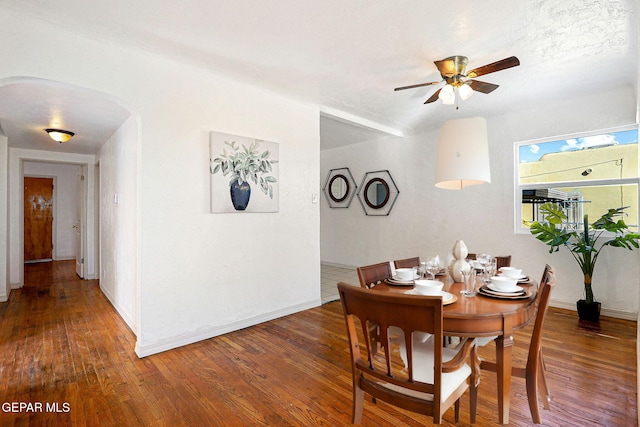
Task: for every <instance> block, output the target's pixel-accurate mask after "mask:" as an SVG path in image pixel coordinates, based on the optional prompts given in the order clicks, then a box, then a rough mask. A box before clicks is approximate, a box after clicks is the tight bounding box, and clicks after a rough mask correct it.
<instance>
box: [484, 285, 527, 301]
mask: <svg viewBox="0 0 640 427" xmlns="http://www.w3.org/2000/svg"><path fill="white" fill-rule="evenodd" d="M478 293H479V294H481V295H484V296H486V297H491V298H499V299H524V298H529V297H530V296H531V291H530V290H528V289H525V288H523V287H521V286H515V287H514V288H513V290H510V291H503V290H498V288H497V287H495V285H494V284H493V283H489V284H488V285H484V286H482V287H481V288H480V289H479V290H478Z"/></svg>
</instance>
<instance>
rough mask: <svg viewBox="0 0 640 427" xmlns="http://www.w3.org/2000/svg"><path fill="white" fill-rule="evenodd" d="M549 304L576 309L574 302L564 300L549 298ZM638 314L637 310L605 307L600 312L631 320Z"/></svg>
mask: <svg viewBox="0 0 640 427" xmlns="http://www.w3.org/2000/svg"><path fill="white" fill-rule="evenodd" d="M549 305H550V306H551V307H557V308H564V309H567V310H571V311H575V312H577V311H578V310H577V309H576V303H575V302H574V303H568V302H564V301H553V300H551V301H550V302H549ZM638 314H639V313H638V312H629V311H620V310H611V309H606V308H603V309H602V311H601V312H600V315H602V316H607V317H615V318H616V319H624V320H633V321H637V320H638Z"/></svg>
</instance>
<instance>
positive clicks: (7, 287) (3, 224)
mask: <svg viewBox="0 0 640 427" xmlns="http://www.w3.org/2000/svg"><path fill="white" fill-rule="evenodd" d="M0 165H2V166H1V167H0V302H5V301H7V300H8V299H9V293H10V292H11V282H10V281H9V245H8V243H9V214H8V203H7V197H8V194H9V173H8V171H9V146H8V143H7V137H6V136H4V135H2V133H1V132H0Z"/></svg>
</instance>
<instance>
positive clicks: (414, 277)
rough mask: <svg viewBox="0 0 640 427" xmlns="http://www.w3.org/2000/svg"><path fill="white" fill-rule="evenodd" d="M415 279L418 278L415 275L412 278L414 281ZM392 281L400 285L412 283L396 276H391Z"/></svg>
mask: <svg viewBox="0 0 640 427" xmlns="http://www.w3.org/2000/svg"><path fill="white" fill-rule="evenodd" d="M417 278H418V275H417V274H416V275H415V276H413V280H416V279H417ZM392 279H393V280H394V281H396V282H401V283H413V280H404V279H401V278H399V277H398V276H393V277H392Z"/></svg>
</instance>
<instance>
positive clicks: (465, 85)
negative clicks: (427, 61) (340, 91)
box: [394, 55, 520, 105]
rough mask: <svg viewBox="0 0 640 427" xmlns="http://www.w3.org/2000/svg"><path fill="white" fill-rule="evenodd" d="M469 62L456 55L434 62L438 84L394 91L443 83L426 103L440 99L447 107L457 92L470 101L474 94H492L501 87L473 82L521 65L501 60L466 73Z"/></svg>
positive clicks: (509, 59)
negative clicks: (481, 77)
mask: <svg viewBox="0 0 640 427" xmlns="http://www.w3.org/2000/svg"><path fill="white" fill-rule="evenodd" d="M468 62H469V60H468V59H467V57H466V56H461V55H455V56H451V57H449V58H446V59H443V60H441V61H434V64H436V67H438V71H440V76H442V80H441V81H438V82H429V83H419V84H415V85H410V86H401V87H397V88H395V89H394V90H404V89H413V88H416V87H422V86H431V85H437V84H439V83H441V82H443V81H444V82H446V84H445V85H444V86H443V87H442V88H440V89H438V90H437V91H435V93H434V94H433V95H431V97H429V99H427V100H426V101H425V102H424V103H425V104H430V103H432V102H434V101H435V100H437V99H438V98H440V99H441V100H442V103H443V104H445V105H452V104H453V103H454V102H455V100H456V94H455V93H456V92H458V95H459V96H460V98H461V99H463V100H465V99H468V98H469V97H470V96H471V95H473V92H482V93H491V92H493V91H494V90H496V89H497V88H498V87H499V86H498V85H496V84H493V83H486V82H482V81H480V80H472V79H475V78H476V77H478V76H483V75H485V74H489V73H495V72H496V71H501V70H505V69H507V68H511V67H516V66H518V65H520V60H518V58H516V57H515V56H511V57H509V58H505V59H501V60H500V61H496V62H493V63H491V64H487V65H483V66H482V67H478V68H475V69H473V70H469V71H466V69H467V63H468Z"/></svg>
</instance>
